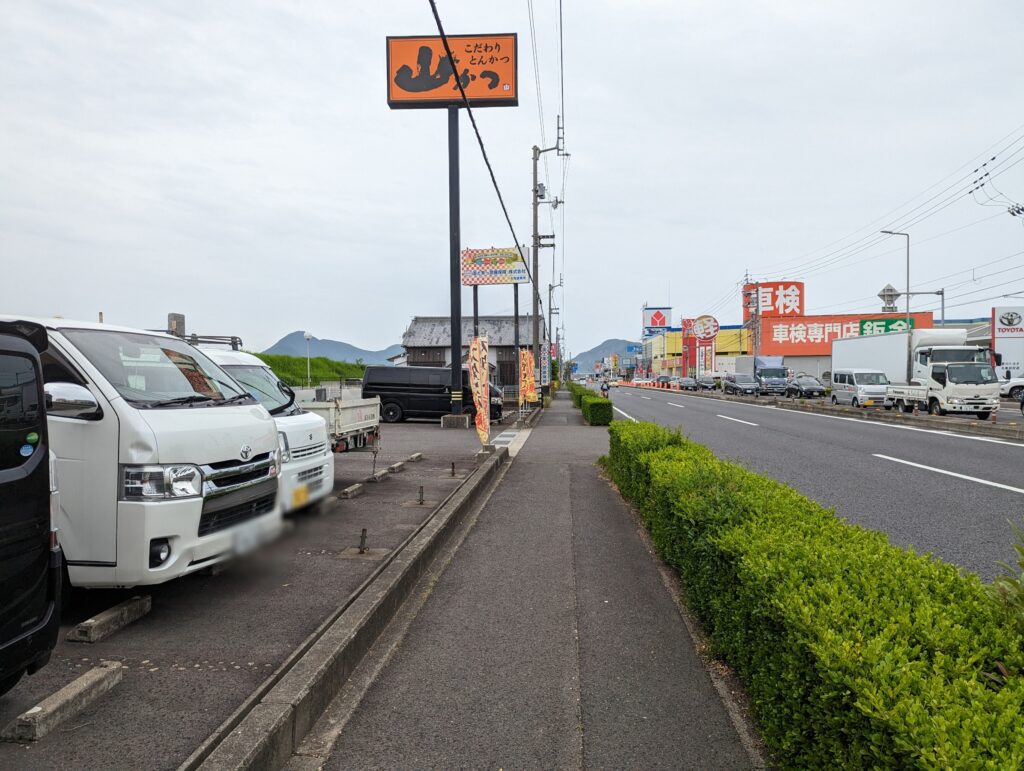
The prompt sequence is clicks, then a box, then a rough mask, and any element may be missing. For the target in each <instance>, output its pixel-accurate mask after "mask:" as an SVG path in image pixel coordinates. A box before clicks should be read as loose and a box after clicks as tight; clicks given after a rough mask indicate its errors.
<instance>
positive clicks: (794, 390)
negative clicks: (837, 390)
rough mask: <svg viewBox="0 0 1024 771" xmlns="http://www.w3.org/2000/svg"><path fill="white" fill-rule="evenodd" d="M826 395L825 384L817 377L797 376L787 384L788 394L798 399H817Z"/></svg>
mask: <svg viewBox="0 0 1024 771" xmlns="http://www.w3.org/2000/svg"><path fill="white" fill-rule="evenodd" d="M824 395H825V386H823V385H822V384H821V381H820V380H818V378H816V377H810V376H809V375H803V376H800V377H795V378H793V379H792V380H790V381H789V384H788V385H787V386H786V396H787V397H790V396H792V397H796V398H798V399H817V398H819V397H822V396H824Z"/></svg>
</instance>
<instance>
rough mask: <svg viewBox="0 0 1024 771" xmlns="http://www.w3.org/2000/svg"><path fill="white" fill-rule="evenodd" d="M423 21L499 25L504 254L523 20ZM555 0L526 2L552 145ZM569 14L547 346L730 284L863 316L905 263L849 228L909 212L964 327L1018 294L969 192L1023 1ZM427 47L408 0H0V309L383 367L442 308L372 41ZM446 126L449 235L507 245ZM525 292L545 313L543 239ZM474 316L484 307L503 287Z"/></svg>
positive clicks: (1022, 18)
mask: <svg viewBox="0 0 1024 771" xmlns="http://www.w3.org/2000/svg"><path fill="white" fill-rule="evenodd" d="M439 8H440V11H441V15H442V19H443V21H444V22H445V25H446V28H447V31H448V32H449V33H450V34H456V33H479V32H517V33H518V34H519V60H520V65H519V79H520V92H521V102H520V105H519V107H518V108H495V109H488V110H479V111H477V113H476V114H477V118H478V123H479V125H480V128H481V131H482V133H483V137H484V140H485V142H486V144H487V148H488V151H489V154H490V156H491V159H492V161H493V163H494V167H495V172H496V174H497V178H498V181H499V183H500V184H501V187H502V190H503V192H504V194H505V198H506V201H507V202H508V204H509V206H510V210H511V215H512V218H513V223H514V225H515V228H516V232H517V234H518V236H519V239H520V240H521V241H526V240H528V239H529V227H530V208H529V202H530V147H531V146H532V145H533V144H535V143H539V142H540V121H539V117H538V100H537V93H536V89H535V87H534V77H533V62H532V57H531V46H530V28H529V17H528V12H527V3H526V2H525V1H523V2H507V3H481V2H469V1H468V0H465V1H463V0H440V2H439ZM557 10H558V5H557V0H535V13H536V22H537V45H538V51H539V57H540V61H539V64H540V71H541V80H542V91H543V97H544V101H543V108H544V116H545V121H546V127H547V128H546V131H547V140H548V143H549V144H551V143H553V138H554V133H555V131H554V127H555V116H556V114H557V113H558V112H559V109H560V107H559V78H558V26H557ZM564 18H565V37H564V39H565V111H566V148H567V150H568V151H569V152H570V153H571V160H570V161H569V169H568V174H567V185H566V189H565V193H564V195H565V199H566V205H565V207H564V208H563V209H560V210H559V211H558V212H556V213H555V214H556V217H555V220H554V225H555V232H556V233H557V235H558V242H559V247H560V248H559V249H558V250H557V252H556V254H555V258H556V260H557V261H558V265H557V267H556V272H563V260H564V274H565V296H564V298H561V297H560V298H559V299H557V300H556V305H561V306H562V308H563V309H564V312H565V319H564V321H565V327H566V331H567V340H568V343H569V347H570V349H571V350H573V351H582V350H584V349H586V348H589V347H591V346H593V345H595V344H596V343H598V342H600V341H601V340H603V339H605V338H608V337H626V338H635V337H636V336H637V335H638V334H639V326H640V308H641V306H642V304H643V303H644V302H648V303H650V304H663V303H667V302H669V301H671V304H672V305H673V306H674V308H675V317H678V316H680V315H684V316H693V315H697V314H700V313H703V312H706V311H709V310H710V311H712V312H714V313H715V315H716V316H717V317H718V318H719V320H720V321H721V322H722V323H724V324H727V323H735V322H737V321H739V319H740V300H739V295H738V291H737V289H736V284H737V282H738V281H739V279H740V278H741V277H742V275H743V273H744V271H745V270H747V269H749V270H750V271H751V274H752V275H754V276H755V277H771V276H774V275H779V274H780V273H782V272H784V273H785V275H786V276H787V277H790V278H805V280H806V281H807V305H808V310H809V311H814V312H831V311H840V310H852V309H863V310H872V309H877V307H878V305H879V302H878V301H877V300H875V299H874V295H875V293H876V292H877V291H878V290H879V289H880V288H881V287H882V286H883V285H884V284H885V283H887V282H891V283H892V284H894V285H895V286H896V287H898V288H901V287H902V286H903V285H904V281H905V279H904V269H905V268H904V252H903V242H902V239H892V240H890V241H888V242H884V243H879V244H877V245H875V244H873V241H874V239H873V238H871V237H870V235H871V234H873V233H874V232H876V231H877V230H879V229H881V228H882V227H886V226H889V225H900V224H901V223H905V222H906V221H908V220H909V218H910V216H911V215H908V214H907V213H908V212H909V211H910V210H911V209H913V208H914V207H915V206H917V205H918V204H922V203H923V202H926V201H928V199H929V198H930V197H932V196H936V195H938V196H939V197H937V198H935V199H934V200H932V201H931V202H930V203H927V205H925V206H924V207H923V208H921V209H919V210H917V212H916V213H917V214H930V216H927V217H926V218H925V219H923V220H922V221H920V222H919V223H914V224H912V225H911V226H910V227H909V230H910V232H911V235H912V244H911V254H912V273H913V276H912V283H914V284H915V285H917V286H918V288H927V289H933V288H939V286H947V287H948V293H949V301H948V302H949V304H950V306H951V308H950V311H949V316H950V317H959V318H963V317H972V316H981V315H986V314H987V312H988V309H989V308H990V307H991V306H992V304H993V301H992V300H990V299H988V298H990V297H992V296H993V295H997V294H1001V293H1010V292H1024V227H1022V225H1024V218H1016V219H1015V218H1013V217H1010V216H1009V215H1008V214H1007V213H1006V203H1005V200H1004V199H999V200H1000V201H1001V202H1002V203H1001V205H999V206H996V205H992V206H982V205H980V204H979V203H976V202H975V200H974V199H973V198H972V197H971V196H967V195H964V192H965V191H966V186H967V184H968V183H969V181H970V179H971V178H972V177H971V176H970V172H971V171H972V170H973V168H974V167H975V166H976V165H977V163H980V161H981V160H983V159H984V158H987V157H991V155H993V154H997V160H996V161H995V162H993V166H994V167H996V168H997V169H998V170H999V171H1000V172H1001V176H999V177H998V179H997V181H996V185H997V186H998V189H999V190H1000V191H1001V192H1002V193H1004V194H1005V195H1006V196H1007V197H1008V198H1009V199H1011V200H1014V201H1017V202H1024V163H1021V164H1019V165H1017V166H1012V164H1013V163H1014V162H1015V161H1017V160H1021V159H1024V139H1021V141H1019V142H1017V143H1016V144H1013V142H1014V140H1015V139H1018V138H1021V137H1022V136H1024V100H1022V99H1021V93H1022V90H1021V86H1020V73H1021V72H1022V71H1024V45H1022V44H1021V36H1020V35H1021V30H1022V29H1024V4H1021V3H1019V2H1012V1H1011V0H1002V1H1001V2H972V3H964V2H953V1H952V0H941V1H940V2H935V1H934V0H933V1H932V2H902V3H892V2H874V1H872V2H864V3H857V4H853V5H851V4H833V3H807V2H795V0H794V1H790V2H760V3H754V2H750V3H739V2H721V1H720V0H706V1H700V0H698V1H696V2H689V3H677V2H671V1H666V2H644V1H642V0H633V1H632V2H628V3H624V2H598V1H595V0H588V1H587V2H582V1H581V0H576V2H573V0H565V1H564ZM433 32H434V26H433V19H432V16H431V14H430V8H429V4H428V3H427V1H426V0H422V1H420V0H417V1H415V2H414V1H413V0H393V1H391V0H389V1H388V2H382V3H352V2H344V1H343V2H337V0H331V1H329V2H301V3H300V2H285V1H283V0H282V1H281V2H262V1H256V0H244V1H242V0H239V1H236V2H215V3H211V2H187V1H182V0H175V1H174V2H158V1H157V0H146V2H138V0H129V1H125V2H117V1H116V0H104V2H96V3H88V2H56V1H46V0H8V2H5V3H4V14H3V21H2V22H0V50H2V51H3V65H2V67H0V104H2V105H3V108H2V110H0V163H2V166H0V310H2V311H3V312H9V313H23V314H31V315H52V314H60V315H63V316H65V317H68V318H84V319H89V320H93V319H95V317H96V314H97V312H98V311H103V312H104V313H105V316H106V319H107V321H109V322H111V323H119V324H125V325H130V326H141V327H159V326H162V325H163V324H164V323H165V319H166V314H167V312H169V311H178V312H183V313H185V314H186V315H187V318H188V324H189V328H190V331H197V332H200V333H208V334H238V335H241V336H242V337H243V338H244V339H245V341H246V344H247V346H248V347H250V348H253V349H262V348H264V347H267V346H269V345H270V344H272V343H273V342H274V341H275V340H277V339H278V338H279V337H281V336H283V335H284V334H286V333H288V332H291V331H294V330H297V329H305V330H309V331H310V332H312V333H313V334H314V335H316V336H317V337H321V338H333V339H338V340H345V341H347V342H351V343H353V344H355V345H358V346H361V347H364V348H375V349H376V348H383V347H385V346H387V345H389V344H391V343H395V342H398V341H399V340H400V337H401V333H402V331H403V330H404V328H405V326H406V324H407V323H408V321H409V319H410V318H411V317H412V316H413V315H417V314H420V315H422V314H447V313H448V302H449V301H448V267H447V257H448V240H447V238H448V227H447V155H446V123H445V116H444V114H443V112H441V111H436V110H416V111H412V110H409V111H392V110H389V109H388V107H387V104H386V101H385V81H386V76H385V66H384V38H385V36H386V35H413V34H432V33H433ZM462 127H463V134H462V137H463V145H462V180H463V196H462V222H463V230H462V233H463V245H464V246H467V247H481V246H491V245H495V246H504V245H510V244H511V241H512V237H511V235H510V234H509V232H508V229H507V227H506V225H505V223H504V219H503V217H502V215H501V212H500V209H499V208H498V204H497V200H496V198H495V196H494V193H493V191H492V190H491V188H490V182H489V180H488V179H487V177H486V172H485V168H484V166H483V164H482V162H481V160H480V155H479V151H478V149H477V148H476V146H475V142H474V141H473V137H472V134H471V132H470V127H469V123H468V121H467V120H465V118H463V123H462ZM1004 148H1006V149H1005V151H1004V152H1000V151H1001V150H1003V149H1004ZM1016 150H1020V152H1019V153H1018V154H1017V155H1016V156H1013V153H1014V151H1016ZM986 153H988V155H985V154H986ZM562 162H563V161H562V160H561V159H559V158H556V157H554V154H551V157H550V160H549V174H550V183H551V185H550V186H551V189H552V191H553V192H555V193H556V194H561V188H562ZM972 163H973V164H974V165H971V164H972ZM999 164H1001V165H999ZM965 175H966V176H965ZM940 182H941V184H936V183H940ZM944 190H945V192H943V191H944ZM954 194H955V195H954ZM992 194H993V195H995V193H994V192H993V193H992ZM976 198H977V199H978V200H980V201H987V198H986V197H985V196H984V195H980V196H976ZM935 204H948V205H945V206H944V207H943V208H941V209H935V210H934V211H932V210H931V209H930V208H929V207H932V206H934V205H935ZM563 212H564V229H563V227H562V214H563ZM911 214H913V213H911ZM901 217H902V219H901ZM541 221H542V223H543V224H542V228H541V229H542V231H544V232H550V230H551V224H552V223H551V220H550V219H549V214H548V211H547V209H546V208H545V209H543V210H542V220H541ZM949 231H955V232H949ZM865 238H866V240H860V241H859V240H858V239H865ZM929 239H930V240H929ZM864 246H866V247H868V248H866V249H864V250H863V251H859V252H855V251H854V249H855V248H857V247H864ZM847 247H852V248H847ZM1015 254H1016V256H1010V255H1015ZM840 258H845V259H840ZM814 260H819V261H818V262H815V261H814ZM828 260H838V261H837V262H827V261H828ZM997 260H998V262H996V261H997ZM823 261H824V262H823ZM972 268H973V269H974V271H973V273H972ZM951 274H952V275H951ZM541 276H542V281H543V282H544V285H545V291H544V295H545V300H546V294H547V292H546V284H547V283H548V281H549V280H550V278H551V251H550V250H546V251H545V252H544V254H543V260H542V270H541ZM933 285H934V286H933ZM957 295H962V298H961V299H957ZM523 299H524V303H523V305H524V307H525V305H526V302H525V301H526V299H527V293H525V292H524V293H523ZM481 300H482V302H481V310H482V312H484V313H510V312H511V309H512V301H511V289H510V288H504V287H503V288H488V289H484V290H482V291H481ZM996 302H997V303H1009V304H1019V305H1024V299H1017V300H998V301H996ZM933 304H934V303H933V302H932V301H931V299H930V298H917V301H916V302H915V303H914V307H915V308H926V307H931V306H932V305H933ZM952 306H955V307H952ZM470 312H471V310H470V304H469V292H468V291H466V292H465V299H464V313H465V314H466V315H468V314H469V313H470Z"/></svg>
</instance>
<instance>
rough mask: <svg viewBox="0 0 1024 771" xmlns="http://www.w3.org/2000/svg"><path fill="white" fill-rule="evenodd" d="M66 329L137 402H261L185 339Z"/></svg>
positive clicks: (128, 399) (152, 404)
mask: <svg viewBox="0 0 1024 771" xmlns="http://www.w3.org/2000/svg"><path fill="white" fill-rule="evenodd" d="M61 332H62V333H63V334H64V335H65V336H66V337H67V338H68V339H69V340H70V341H71V342H72V343H74V344H75V346H76V347H77V348H78V349H79V350H80V351H81V352H82V354H83V355H84V356H85V357H86V358H87V359H88V360H89V363H90V364H92V365H93V366H94V367H96V369H98V370H99V371H100V373H101V374H102V375H103V377H105V378H106V379H107V382H109V383H110V384H111V385H112V386H113V387H114V388H115V389H117V392H118V393H119V394H121V396H122V397H124V400H125V401H126V402H128V403H129V404H131V405H133V406H135V407H139V408H144V409H164V408H175V407H212V406H219V405H222V404H227V403H231V404H245V403H252V402H254V401H255V399H253V397H252V395H251V394H249V393H247V392H246V391H244V390H242V389H241V388H240V387H239V386H238V384H237V383H235V382H234V381H233V380H232V379H231V377H230V376H229V375H228V374H227V373H225V372H224V370H222V369H221V368H220V367H218V366H217V365H216V364H214V363H213V362H212V361H210V360H209V359H208V358H207V357H206V356H204V355H203V354H202V353H201V352H200V351H198V350H196V349H195V348H193V347H192V346H191V345H189V344H188V343H186V342H184V341H183V340H176V339H174V338H172V337H165V336H163V335H150V334H146V333H145V332H118V331H115V330H110V331H106V330H98V329H62V330H61Z"/></svg>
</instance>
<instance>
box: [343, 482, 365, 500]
mask: <svg viewBox="0 0 1024 771" xmlns="http://www.w3.org/2000/svg"><path fill="white" fill-rule="evenodd" d="M364 492H366V488H365V487H363V483H362V482H356V483H355V484H354V485H349V486H348V487H346V488H345V489H344V490H342V491H341V492H340V493H339V494H338V497H339V498H357V497H359V496H360V495H362V494H363V493H364Z"/></svg>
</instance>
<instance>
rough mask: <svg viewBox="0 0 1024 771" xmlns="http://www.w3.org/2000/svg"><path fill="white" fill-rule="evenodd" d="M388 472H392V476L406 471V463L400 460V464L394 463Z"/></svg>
mask: <svg viewBox="0 0 1024 771" xmlns="http://www.w3.org/2000/svg"><path fill="white" fill-rule="evenodd" d="M388 471H390V472H391V473H392V474H397V473H399V472H400V471H405V461H404V460H400V461H398V463H392V464H391V465H390V466H388Z"/></svg>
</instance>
